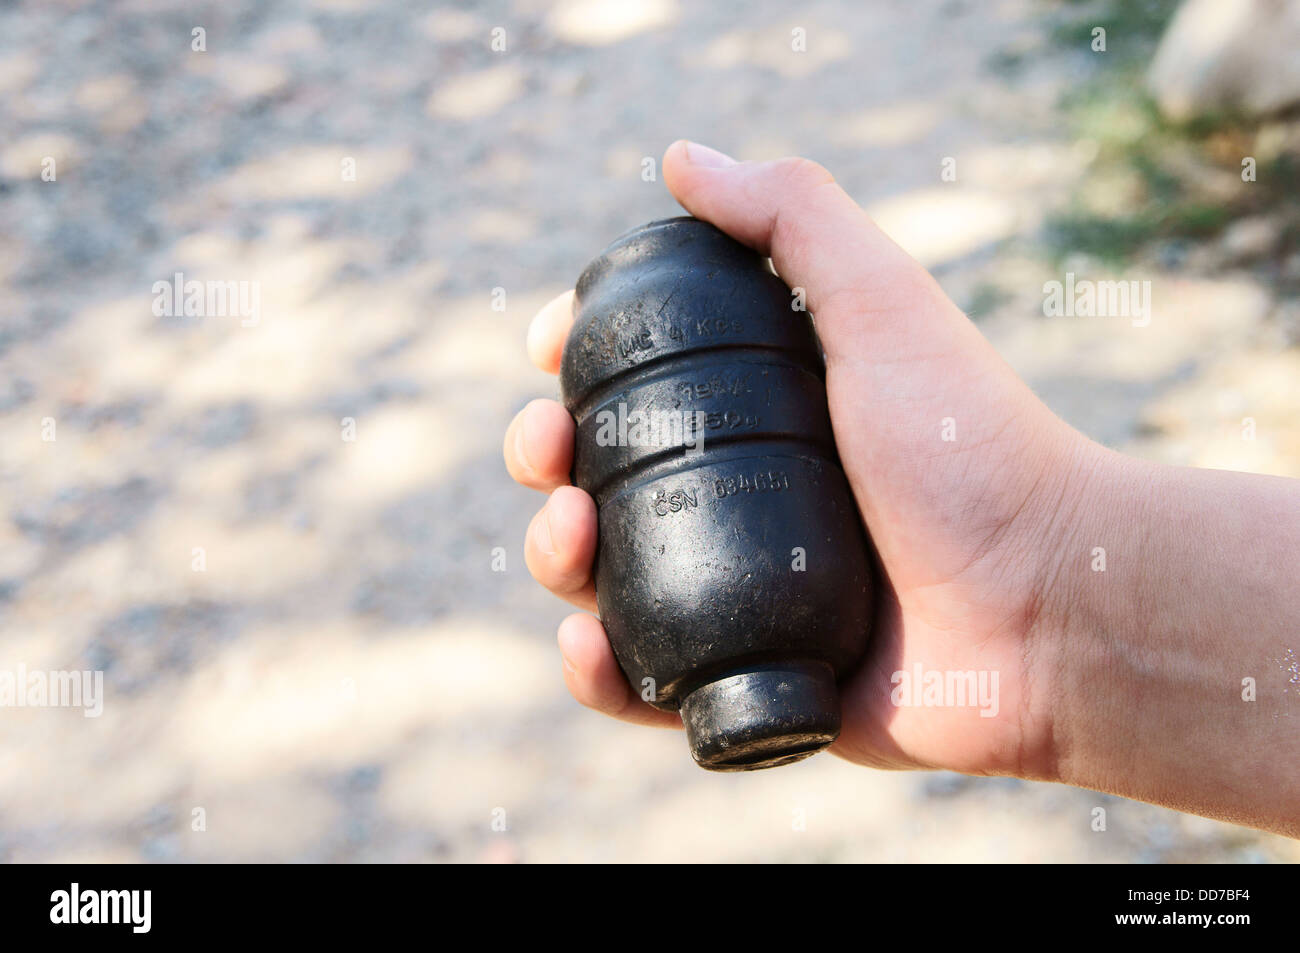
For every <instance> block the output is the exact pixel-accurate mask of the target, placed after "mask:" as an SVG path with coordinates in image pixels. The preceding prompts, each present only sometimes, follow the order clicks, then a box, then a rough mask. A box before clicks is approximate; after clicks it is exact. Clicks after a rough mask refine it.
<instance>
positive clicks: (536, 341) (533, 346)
mask: <svg viewBox="0 0 1300 953" xmlns="http://www.w3.org/2000/svg"><path fill="white" fill-rule="evenodd" d="M571 327H573V290H572V289H570V290H568V291H566V292H565V293H564V294H562V295H560V296H559V297H558V298H555V299H553V300H552V301H550V302H548V303H547V304H546V305H544V306H543V307H542V310H541V311H538V312H537V314H536V316H535V317H534V318H533V321H532V324H530V325H529V326H528V356H529V357H530V358H531V359H532V362H533V363H534V364H536V365H537V366H538V367H539V368H541V369H542V370H544V371H546V373H548V374H558V373H560V355H561V354H563V353H564V339H565V338H567V337H568V336H569V328H571Z"/></svg>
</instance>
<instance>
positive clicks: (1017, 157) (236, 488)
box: [0, 0, 1300, 861]
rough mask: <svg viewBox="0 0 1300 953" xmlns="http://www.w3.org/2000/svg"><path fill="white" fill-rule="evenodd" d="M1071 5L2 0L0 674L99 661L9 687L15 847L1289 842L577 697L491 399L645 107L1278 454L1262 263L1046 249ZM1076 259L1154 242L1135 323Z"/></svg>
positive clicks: (1062, 386)
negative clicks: (730, 741)
mask: <svg viewBox="0 0 1300 953" xmlns="http://www.w3.org/2000/svg"><path fill="white" fill-rule="evenodd" d="M1067 15H1069V16H1078V15H1079V14H1078V12H1077V11H1073V12H1071V11H1065V10H1064V9H1063V8H1059V7H1058V6H1056V5H1053V4H1046V3H1037V2H1031V0H1004V2H999V3H997V4H989V3H974V2H958V0H953V2H934V3H917V2H904V0H896V2H879V3H873V4H870V5H866V4H855V3H849V2H813V3H807V4H802V5H800V7H799V8H798V9H797V10H795V9H793V8H790V7H788V6H786V5H779V4H764V3H758V4H755V3H738V2H718V3H709V4H688V3H685V2H680V3H679V2H672V0H636V2H631V0H629V2H627V3H624V4H617V5H613V4H606V5H600V4H593V3H564V4H559V5H554V6H552V5H547V4H542V3H537V2H530V0H519V2H515V3H505V2H490V3H482V4H469V5H462V6H459V7H455V8H453V7H450V6H448V7H440V8H434V7H432V6H431V5H429V4H427V3H413V2H386V3H382V4H378V3H377V4H373V5H372V4H365V3H360V2H348V0H317V2H298V3H283V4H274V5H271V4H262V3H257V2H251V0H229V2H222V3H204V4H182V3H172V2H159V0H130V2H73V0H67V2H44V3H29V4H19V5H3V6H0V114H2V115H4V116H5V122H4V130H5V134H4V138H3V140H2V141H0V222H2V223H3V228H0V291H2V296H0V302H2V303H0V319H2V323H0V507H2V511H0V516H2V517H3V518H2V519H0V663H2V664H0V667H6V666H8V667H12V666H14V665H16V664H18V663H19V662H21V663H22V664H24V665H26V666H27V668H28V669H32V670H34V669H99V670H102V671H104V673H105V691H106V697H105V704H104V711H103V714H102V716H100V717H99V718H86V717H83V714H82V712H80V711H77V710H71V709H5V710H0V720H2V723H3V731H0V859H7V860H14V861H29V860H39V861H47V860H48V861H53V860H62V861H72V860H121V861H142V860H144V861H147V860H179V861H210V860H221V861H230V860H277V861H285V860H294V861H380V860H414V861H425V860H427V861H439V860H468V861H474V860H496V861H510V860H524V861H536V860H653V861H692V860H789V861H795V860H835V861H840V860H1007V861H1161V860H1170V861H1181V860H1227V861H1241V860H1246V861H1251V860H1296V859H1300V853H1298V852H1297V847H1296V844H1295V843H1294V842H1292V841H1288V840H1285V839H1282V838H1277V837H1270V836H1266V835H1262V834H1258V833H1255V832H1252V831H1249V830H1245V829H1242V828H1237V827H1232V826H1228V825H1223V824H1219V823H1215V822H1212V821H1208V820H1203V819H1199V818H1194V817H1189V816H1186V815H1181V814H1178V813H1175V812H1172V811H1167V810H1162V809H1158V808H1154V807H1149V806H1146V805H1141V804H1136V803H1133V802H1128V801H1124V800H1122V799H1117V798H1112V797H1107V796H1103V795H1099V794H1095V793H1092V792H1088V791H1080V790H1074V789H1070V788H1066V787H1062V786H1053V785H1046V784H1036V783H1028V782H1019V781H1014V780H1000V779H975V778H965V777H961V776H956V775H949V774H890V773H880V772H872V771H868V770H864V769H862V768H858V767H854V766H851V765H849V764H846V763H844V762H842V761H839V760H837V759H836V758H834V757H831V756H827V755H822V756H818V757H816V758H814V759H812V760H810V761H807V762H804V763H802V764H799V765H797V766H792V767H788V768H783V769H780V770H775V771H770V772H760V773H756V774H753V775H712V774H708V773H705V772H703V771H700V770H699V769H697V768H696V767H694V766H693V765H692V763H691V762H690V759H689V756H688V754H687V751H686V746H685V743H684V740H683V739H682V738H681V737H680V736H679V735H677V734H675V733H670V732H661V731H654V730H649V729H638V728H634V727H631V726H627V725H623V724H618V723H615V722H612V721H608V720H606V719H603V718H600V717H598V716H597V715H595V714H593V713H591V712H589V711H587V710H585V709H583V708H581V707H579V706H578V705H577V704H576V703H575V702H573V701H572V700H571V699H570V698H569V697H568V695H567V693H566V692H565V690H564V687H563V684H562V681H561V678H560V660H559V657H558V653H557V651H556V648H555V642H554V632H555V627H556V624H557V623H558V621H559V620H560V619H561V618H562V617H563V616H564V615H565V614H566V607H565V606H564V605H562V604H560V603H559V602H558V601H557V600H555V599H553V598H552V597H550V596H549V595H548V594H546V593H545V592H543V591H542V590H540V589H539V588H538V587H537V586H536V585H535V584H533V583H532V581H531V579H530V578H529V576H528V573H527V570H526V569H525V567H524V565H523V558H522V538H523V532H524V528H525V526H526V524H527V521H528V519H529V517H530V516H531V514H532V513H533V512H534V511H535V509H536V508H537V507H538V506H539V505H540V498H539V497H537V496H536V495H535V494H532V493H530V492H529V491H526V490H523V489H521V488H519V487H517V486H516V485H514V484H513V483H512V482H511V481H510V480H509V479H508V477H507V475H506V473H505V470H504V467H503V465H502V461H501V450H500V446H501V436H502V431H503V428H504V426H505V424H506V422H507V421H508V420H509V419H510V417H511V416H512V415H513V414H514V412H516V411H517V410H518V409H519V408H520V407H521V406H523V404H524V403H525V402H526V401H527V400H528V399H530V398H532V397H535V396H554V395H555V393H556V384H555V381H554V380H553V379H551V378H548V377H546V376H544V375H542V374H541V373H539V372H537V371H536V370H534V369H533V368H531V367H530V365H529V364H528V362H527V360H526V358H525V355H524V350H523V340H524V331H525V328H526V326H527V322H528V319H529V318H530V317H531V315H532V314H533V313H534V311H535V310H536V308H537V307H538V306H540V305H541V304H542V303H543V302H545V301H546V300H548V299H549V298H550V297H551V296H553V295H555V294H557V293H559V292H561V291H563V290H564V289H566V288H568V287H570V286H571V285H572V283H573V280H574V278H575V277H576V276H577V274H578V273H579V271H580V270H581V268H582V266H583V265H584V263H585V262H586V261H587V260H588V259H589V258H590V257H591V256H592V255H594V254H595V253H596V252H597V251H599V249H600V248H601V247H602V246H603V245H604V243H605V242H606V241H608V240H609V239H610V238H612V237H613V236H615V235H617V234H619V233H620V232H622V231H624V230H626V229H627V228H629V227H631V226H634V225H636V224H638V223H640V222H643V221H646V220H649V219H652V218H659V217H664V216H665V215H671V214H675V213H676V211H677V210H676V206H675V204H674V203H673V201H672V200H671V198H670V197H669V196H668V194H667V192H666V190H665V189H664V186H663V183H662V181H661V179H660V176H659V175H658V168H657V163H658V157H659V156H660V155H661V154H662V151H663V149H664V147H665V146H667V145H668V143H670V142H671V141H672V140H674V139H677V138H679V137H688V138H693V139H697V140H700V141H703V142H706V143H709V144H711V145H714V146H717V147H719V148H722V149H724V150H726V151H728V152H730V153H732V154H734V155H737V156H740V157H745V158H764V157H774V156H778V155H783V154H802V155H806V156H810V157H812V158H814V159H816V160H818V161H820V162H822V163H823V164H825V165H826V166H827V167H828V168H830V169H831V170H832V171H833V172H834V173H835V174H836V175H837V176H838V178H839V180H840V181H841V183H842V184H843V185H844V187H845V188H846V189H847V190H848V191H849V192H850V193H851V194H853V195H854V196H855V197H856V198H858V199H859V200H860V201H862V202H863V203H864V204H866V205H868V206H869V207H870V208H871V209H872V211H873V212H874V213H875V214H876V216H877V219H878V220H879V221H880V222H881V224H882V225H883V226H884V227H885V228H886V230H888V231H890V233H891V234H893V235H894V236H895V237H896V238H897V239H898V240H899V241H900V242H901V243H903V244H904V245H905V246H906V247H907V248H908V249H909V250H910V251H912V252H913V253H914V254H915V255H917V257H919V258H920V259H921V260H922V261H923V262H924V263H925V264H926V265H927V266H929V267H931V268H932V269H933V270H934V271H935V273H936V275H937V276H938V278H939V280H940V282H941V283H942V284H943V286H944V287H945V289H947V290H948V292H949V293H950V294H951V295H952V296H953V297H954V299H955V300H956V301H957V302H958V303H959V305H961V306H962V307H964V308H966V309H967V310H968V311H969V312H970V313H971V314H972V317H973V318H974V319H975V320H976V321H977V322H979V324H980V327H981V329H982V330H983V331H984V332H985V333H986V334H987V335H988V336H989V337H990V339H991V340H992V341H993V342H994V344H995V345H996V346H997V347H998V349H999V350H1000V351H1001V353H1002V354H1003V355H1004V356H1005V357H1006V359H1007V360H1008V361H1009V362H1010V363H1011V364H1012V365H1013V366H1014V367H1015V368H1016V370H1017V371H1019V372H1020V373H1021V374H1022V375H1024V376H1025V378H1026V379H1027V380H1028V381H1029V382H1030V383H1031V384H1032V385H1033V387H1034V388H1035V389H1036V390H1037V391H1038V392H1039V393H1040V394H1041V395H1042V396H1043V397H1044V398H1045V399H1046V400H1047V401H1048V402H1049V403H1050V404H1051V406H1052V407H1053V408H1054V409H1055V410H1057V412H1059V413H1060V414H1062V415H1063V416H1064V417H1065V418H1066V419H1068V420H1069V421H1070V422H1071V423H1073V424H1075V425H1076V426H1078V427H1080V428H1081V429H1083V430H1084V431H1085V432H1087V433H1089V434H1090V435H1092V436H1093V437H1095V438H1097V439H1099V440H1101V441H1103V442H1105V443H1107V444H1108V445H1111V446H1115V447H1118V448H1121V449H1125V450H1128V451H1130V452H1134V453H1139V454H1142V455H1145V456H1148V457H1150V458H1153V459H1159V460H1164V461H1168V462H1174V463H1185V464H1196V465H1205V466H1225V467H1235V468H1240V469H1248V470H1256V471H1262V472H1271V473H1280V474H1285V475H1290V476H1300V421H1297V419H1296V415H1295V406H1296V399H1297V396H1300V395H1298V394H1297V381H1298V380H1300V354H1298V352H1297V349H1296V347H1295V346H1294V345H1295V338H1294V329H1295V319H1296V311H1295V309H1294V305H1292V304H1288V303H1287V302H1286V301H1284V300H1282V298H1281V297H1280V293H1279V291H1278V289H1279V287H1281V286H1282V284H1281V283H1280V282H1279V279H1278V276H1277V274H1276V273H1275V272H1276V269H1275V268H1274V267H1273V264H1263V265H1261V264H1259V263H1258V260H1256V259H1250V258H1249V257H1247V258H1246V259H1244V260H1243V259H1242V258H1241V257H1240V256H1237V255H1236V252H1235V251H1233V249H1234V248H1238V246H1239V245H1240V243H1241V241H1242V236H1241V235H1238V236H1237V238H1236V241H1237V245H1226V246H1225V245H1223V244H1221V243H1220V239H1219V238H1218V237H1214V236H1211V237H1203V238H1200V239H1197V240H1193V241H1192V242H1191V244H1188V243H1187V242H1184V243H1182V244H1179V243H1178V241H1174V240H1170V241H1167V242H1164V243H1163V244H1162V243H1160V242H1158V241H1157V242H1155V243H1153V244H1150V245H1144V246H1143V247H1142V248H1139V249H1135V250H1134V249H1130V250H1129V251H1130V252H1131V253H1130V254H1127V255H1126V257H1123V258H1122V259H1121V260H1119V261H1118V262H1112V261H1109V260H1104V261H1103V259H1102V258H1099V257H1098V256H1097V254H1095V253H1094V252H1093V251H1091V250H1089V251H1083V252H1079V253H1077V254H1073V255H1072V254H1070V252H1071V247H1070V246H1069V245H1068V243H1067V247H1066V248H1065V249H1064V252H1065V254H1061V253H1060V252H1061V249H1060V247H1059V245H1057V246H1053V245H1052V244H1051V241H1052V240H1051V239H1050V236H1049V233H1050V226H1051V225H1052V224H1053V222H1054V221H1055V219H1054V216H1057V215H1058V214H1064V213H1065V212H1066V211H1067V210H1069V209H1070V208H1072V207H1073V205H1074V204H1075V203H1076V202H1077V201H1078V200H1079V198H1080V196H1084V197H1087V195H1089V194H1091V193H1090V192H1089V190H1092V191H1094V192H1097V193H1098V194H1099V195H1100V196H1101V199H1100V200H1099V201H1098V202H1093V203H1092V205H1091V206H1090V208H1095V207H1096V206H1097V205H1098V204H1104V200H1105V199H1107V198H1110V199H1111V200H1112V201H1113V200H1114V196H1115V195H1116V194H1118V195H1120V196H1121V199H1120V200H1119V201H1121V202H1122V201H1123V199H1122V196H1123V194H1124V192H1123V190H1122V188H1120V186H1117V185H1115V184H1114V183H1111V184H1110V185H1109V186H1106V185H1105V184H1103V185H1098V183H1097V181H1096V175H1095V172H1096V169H1097V156H1098V151H1099V145H1098V141H1097V140H1096V139H1095V138H1092V137H1090V136H1089V135H1088V134H1087V133H1086V131H1084V132H1081V131H1080V128H1079V127H1078V126H1077V125H1076V124H1074V123H1073V121H1072V120H1071V118H1070V115H1071V114H1069V113H1067V111H1065V110H1063V109H1062V107H1061V105H1060V104H1061V101H1062V97H1063V96H1065V95H1067V94H1068V93H1069V92H1070V91H1072V90H1074V89H1076V88H1077V87H1079V86H1080V85H1082V84H1085V83H1088V82H1091V81H1092V80H1094V79H1095V78H1096V77H1097V75H1098V74H1099V73H1104V71H1105V69H1106V68H1107V64H1106V61H1104V60H1101V59H1099V57H1100V56H1101V55H1104V54H1097V53H1094V52H1093V51H1091V50H1090V49H1089V47H1088V43H1087V39H1086V38H1087V36H1088V34H1087V33H1086V32H1085V33H1084V34H1083V40H1082V41H1081V42H1075V41H1074V40H1073V39H1072V36H1073V35H1072V34H1071V33H1070V31H1069V30H1068V29H1066V30H1063V29H1061V28H1060V24H1061V22H1063V21H1062V18H1063V17H1066V16H1067ZM1084 16H1086V13H1085V14H1084ZM196 29H201V30H202V31H203V32H202V33H201V34H197V35H196V34H195V32H194V31H195V30H196ZM800 30H801V31H803V33H802V34H799V33H797V32H796V31H800ZM498 31H502V32H498ZM800 35H802V38H803V41H804V43H805V46H806V48H805V49H804V50H802V51H800V50H797V49H794V48H792V44H795V45H797V42H798V40H799V37H800ZM494 40H495V41H497V46H498V47H499V46H500V45H501V41H504V49H494V48H493V43H494ZM200 41H201V42H200ZM1124 42H1125V36H1124V32H1123V24H1122V23H1121V24H1120V25H1119V26H1118V27H1116V28H1112V30H1111V46H1112V48H1114V49H1116V50H1117V51H1118V50H1122V48H1123V44H1124ZM1134 42H1136V39H1135V40H1134ZM196 45H197V46H202V47H203V48H202V49H196V48H195V47H196ZM47 158H51V159H53V160H54V165H53V169H54V172H55V175H54V178H53V180H52V181H47V180H46V179H43V177H42V171H43V170H44V169H45V167H46V163H45V160H46V159H47ZM946 158H952V159H955V168H956V172H957V176H956V180H955V181H945V180H944V179H943V178H942V177H941V172H942V169H943V167H944V160H945V159H946ZM349 160H351V161H350V162H349ZM349 169H351V170H354V171H355V175H354V176H349ZM1120 185H1124V183H1120ZM1275 226H1276V223H1274V222H1271V221H1268V220H1265V221H1264V223H1263V225H1261V226H1260V227H1262V228H1265V229H1268V228H1273V227H1275ZM1245 237H1246V239H1250V238H1251V236H1250V235H1249V234H1247V235H1246V236H1245ZM1156 238H1159V236H1156ZM1224 241H1226V239H1224ZM1216 243H1219V244H1216ZM1234 256H1236V257H1234ZM1099 261H1101V262H1102V264H1099V263H1098V262H1099ZM1284 266H1285V262H1284ZM1103 268H1104V269H1111V270H1110V271H1102V272H1099V269H1103ZM1067 270H1073V271H1076V272H1078V273H1080V274H1085V273H1086V274H1107V275H1109V274H1112V272H1113V274H1114V276H1124V277H1133V278H1139V279H1143V280H1150V281H1151V282H1152V303H1153V312H1152V320H1151V321H1150V323H1149V325H1146V326H1137V322H1134V321H1131V320H1129V319H1127V318H1085V317H1066V316H1061V317H1045V316H1044V315H1043V310H1042V302H1043V291H1042V286H1043V283H1044V282H1045V281H1049V280H1058V279H1062V278H1063V275H1064V273H1065V272H1066V271H1067ZM177 272H180V273H182V274H183V275H184V276H185V279H186V280H199V281H214V282H228V281H234V282H239V281H246V282H250V283H256V285H255V287H256V288H257V289H258V291H257V293H258V295H259V298H258V299H257V305H258V306H257V309H256V314H253V313H252V311H251V310H249V311H247V312H237V313H234V314H231V313H226V314H222V315H208V316H202V317H199V316H188V317H187V316H185V315H183V314H182V315H174V314H168V313H163V314H159V313H157V311H158V308H156V307H155V304H156V301H157V297H158V294H159V292H157V291H156V290H155V283H158V282H164V283H165V282H170V281H172V279H173V276H174V275H175V274H176V273H177ZM248 287H250V288H251V287H254V285H252V284H250V285H249V286H248ZM163 310H164V311H165V310H166V309H165V308H164V309H163ZM1247 418H1249V419H1250V420H1251V421H1253V422H1254V429H1253V431H1252V433H1251V437H1252V438H1253V439H1244V429H1243V428H1244V424H1243V421H1244V420H1245V419H1247ZM51 438H52V439H51ZM502 558H503V559H504V566H503V567H502V565H501V559H502ZM499 569H503V571H498V570H499ZM1098 807H1102V808H1104V809H1105V812H1106V818H1107V824H1106V830H1105V831H1104V832H1098V831H1094V830H1093V821H1094V817H1095V808H1098Z"/></svg>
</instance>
